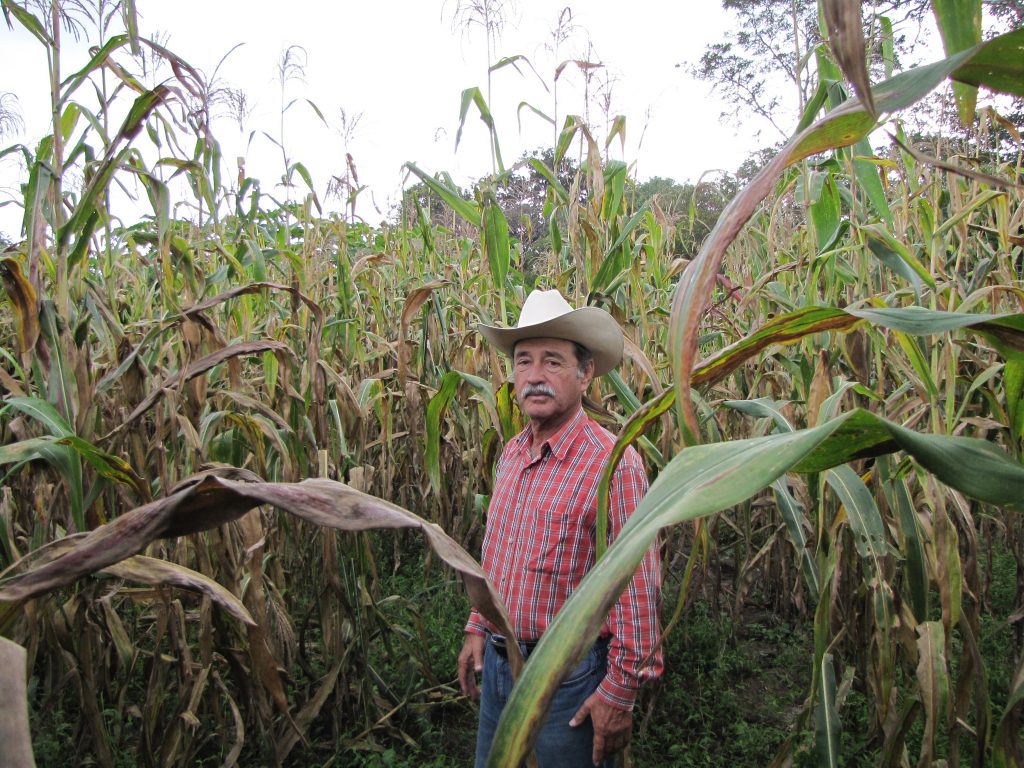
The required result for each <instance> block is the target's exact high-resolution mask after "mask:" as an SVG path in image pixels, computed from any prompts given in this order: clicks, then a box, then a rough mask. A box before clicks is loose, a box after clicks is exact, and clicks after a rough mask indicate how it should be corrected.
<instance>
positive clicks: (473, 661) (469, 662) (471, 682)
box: [459, 632, 487, 700]
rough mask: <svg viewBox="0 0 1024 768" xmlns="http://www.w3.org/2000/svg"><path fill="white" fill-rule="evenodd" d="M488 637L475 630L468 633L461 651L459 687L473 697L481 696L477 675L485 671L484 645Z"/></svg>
mask: <svg viewBox="0 0 1024 768" xmlns="http://www.w3.org/2000/svg"><path fill="white" fill-rule="evenodd" d="M486 642H487V638H486V637H485V636H484V635H478V634H475V633H473V632H467V633H466V639H465V640H463V642H462V650H461V651H460V652H459V687H460V688H461V689H462V692H463V693H464V694H465V695H466V696H469V698H471V699H474V700H476V699H478V698H480V689H479V688H478V687H477V684H476V676H477V675H479V674H480V673H481V672H483V671H484V645H485V643H486Z"/></svg>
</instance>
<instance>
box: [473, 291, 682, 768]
mask: <svg viewBox="0 0 1024 768" xmlns="http://www.w3.org/2000/svg"><path fill="white" fill-rule="evenodd" d="M479 330H480V333H481V334H483V336H484V338H486V339H487V340H488V341H489V342H490V343H491V344H493V345H494V346H495V347H497V348H498V349H499V350H501V351H502V352H503V353H505V354H506V355H510V356H511V357H512V360H513V383H514V384H515V391H516V398H517V400H518V402H519V407H520V409H521V410H522V411H523V412H524V413H525V414H526V415H527V416H528V417H529V419H530V421H529V425H528V426H527V428H526V429H524V430H523V431H522V432H521V433H520V434H519V435H517V436H516V437H514V438H512V440H510V441H509V443H508V445H506V446H505V449H504V451H502V454H501V457H500V458H499V460H498V465H497V472H496V475H495V483H494V494H493V496H492V498H491V505H490V508H489V510H488V513H487V527H486V530H485V533H484V545H483V555H482V558H481V560H482V563H483V567H484V570H485V571H486V572H487V576H488V578H490V580H491V581H492V582H493V583H494V585H495V587H496V588H497V590H498V592H499V593H500V594H501V597H502V599H503V600H504V602H505V606H506V608H507V609H508V611H509V615H510V617H511V619H512V628H513V629H514V630H515V632H516V635H517V638H518V640H519V641H520V646H521V648H522V650H523V652H524V654H526V655H528V654H529V651H530V650H532V648H533V646H534V645H536V642H537V641H538V640H539V639H540V636H541V635H542V634H543V632H544V630H545V629H546V628H547V626H548V624H549V623H550V622H551V620H552V618H553V617H554V615H555V613H556V612H557V611H558V610H559V609H560V608H561V607H562V605H563V604H564V603H565V601H566V599H567V598H568V597H569V595H570V594H571V593H572V591H573V590H574V589H575V588H576V586H577V585H578V584H579V582H580V580H581V579H582V578H583V576H584V574H586V572H587V571H588V570H589V569H590V568H591V567H592V566H593V564H594V553H595V535H596V511H597V485H598V481H599V479H600V477H601V473H602V471H603V470H604V468H605V467H606V466H607V464H608V461H609V457H610V453H611V449H612V446H613V445H614V443H615V438H614V437H613V436H612V435H611V434H610V433H609V432H608V431H607V430H605V429H604V428H602V427H601V426H599V425H598V424H597V423H596V422H594V421H593V420H592V419H590V417H588V416H587V415H586V414H585V413H584V411H583V394H584V392H586V390H587V387H588V386H589V385H590V382H591V381H592V380H593V378H594V377H595V376H601V375H603V374H605V373H608V372H609V371H610V370H612V369H613V368H615V366H617V365H618V364H619V361H620V360H621V359H622V349H623V337H622V330H621V329H620V328H619V326H618V324H617V323H616V322H615V320H614V319H613V318H612V317H611V315H609V314H608V313H607V312H605V311H604V310H602V309H599V308H597V307H584V308H581V309H577V310H574V309H573V308H572V307H571V306H570V305H569V303H568V302H567V301H566V300H565V299H564V298H563V297H562V295H561V294H560V293H559V292H558V291H533V292H532V293H531V294H530V295H529V296H528V297H527V299H526V302H525V303H524V304H523V310H522V313H521V314H520V317H519V322H518V324H517V325H516V327H514V328H500V327H496V326H488V325H480V326H479ZM646 491H647V476H646V474H645V472H644V469H643V465H642V463H641V461H640V456H639V455H638V454H637V452H636V451H635V450H634V449H633V448H630V449H629V450H628V451H627V452H626V454H625V455H624V456H623V458H622V460H621V461H620V462H619V465H618V467H617V468H616V470H615V474H614V476H613V478H612V483H611V490H610V498H609V502H610V503H609V512H608V540H609V542H610V541H612V540H613V539H614V538H615V536H616V535H617V534H618V532H619V531H620V530H621V528H622V526H623V525H624V524H625V522H626V519H627V518H628V517H629V515H631V514H632V513H633V510H634V509H635V508H636V505H637V503H638V502H639V501H640V499H641V498H642V497H643V495H644V493H646ZM659 579H660V566H659V561H658V551H657V546H652V547H651V550H650V551H649V552H648V553H647V556H646V557H645V558H644V560H643V562H642V564H641V566H640V568H639V569H638V570H637V573H636V574H635V575H634V577H633V580H632V581H631V582H630V584H629V586H628V587H627V588H626V590H625V592H623V594H622V596H621V598H620V599H619V601H618V602H617V603H616V604H615V606H614V607H613V608H612V611H611V614H610V615H609V617H608V620H607V621H606V623H605V625H604V628H603V629H602V633H601V638H600V639H599V640H598V642H597V643H596V644H595V646H594V647H593V649H591V651H590V652H589V653H588V654H587V657H586V658H584V660H583V661H582V662H581V663H580V664H579V666H578V667H577V668H576V669H574V670H573V671H572V672H570V673H569V675H568V676H567V677H566V679H565V680H564V681H563V683H562V685H561V687H560V688H559V689H558V692H557V693H556V695H555V698H554V700H553V701H552V704H551V708H550V710H549V712H548V717H547V720H546V721H545V723H544V725H543V727H542V729H541V731H540V733H539V734H538V737H537V741H536V744H535V746H534V750H535V754H536V756H537V761H538V764H539V766H540V768H548V767H550V768H571V767H573V766H589V765H591V764H593V765H599V764H602V762H603V764H605V765H607V766H611V765H613V763H614V758H613V756H614V755H615V754H616V753H618V752H619V751H621V750H622V749H623V748H624V747H625V746H626V744H628V743H629V739H630V735H631V733H632V722H633V720H632V717H633V716H632V709H633V703H634V701H635V699H636V694H637V689H638V688H639V687H640V684H641V683H642V682H643V681H645V680H650V679H653V678H655V677H657V676H658V675H660V674H661V670H662V659H661V653H660V651H655V644H656V640H657V634H658V599H659V596H660V595H659V591H660V584H659ZM505 643H506V640H505V638H503V637H501V636H500V635H497V634H496V633H495V628H494V627H493V626H491V625H490V624H489V623H488V622H487V621H486V620H485V619H483V617H481V616H480V615H479V614H478V613H477V612H476V611H474V612H472V613H471V614H470V617H469V621H468V623H467V625H466V638H465V642H464V644H463V647H462V651H461V653H460V654H459V662H458V664H459V683H460V685H461V687H462V691H463V693H465V694H466V695H467V696H470V697H471V698H474V699H475V698H478V697H479V698H480V724H479V728H478V731H477V751H476V765H477V768H482V766H483V764H484V762H485V761H486V758H487V754H488V752H489V751H490V746H491V741H492V739H493V737H494V733H495V730H496V727H497V724H498V718H499V717H500V715H501V710H502V707H503V706H504V704H505V701H506V700H507V698H508V694H509V691H510V689H511V686H512V680H511V674H510V670H509V664H508V658H507V650H506V646H505ZM478 673H482V684H481V686H480V688H478V687H477V681H476V675H477V674H478ZM481 689H482V690H481Z"/></svg>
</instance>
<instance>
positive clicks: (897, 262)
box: [858, 224, 935, 288]
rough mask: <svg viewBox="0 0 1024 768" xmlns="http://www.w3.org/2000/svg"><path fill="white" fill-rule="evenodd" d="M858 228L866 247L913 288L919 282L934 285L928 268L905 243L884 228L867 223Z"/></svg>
mask: <svg viewBox="0 0 1024 768" xmlns="http://www.w3.org/2000/svg"><path fill="white" fill-rule="evenodd" d="M858 229H859V230H860V231H861V232H862V233H863V234H864V235H865V238H866V240H867V245H868V248H870V249H871V252H872V253H873V254H874V255H875V256H876V257H877V258H878V260H879V261H881V262H882V263H883V264H885V266H887V267H888V268H889V269H891V270H892V271H893V272H895V273H896V274H898V275H899V276H900V277H902V278H903V279H904V280H906V281H907V282H908V283H910V284H911V285H913V286H915V288H916V287H917V286H919V285H920V284H921V283H925V284H926V285H928V286H930V287H932V288H934V287H935V279H934V278H933V277H932V276H931V273H930V272H929V271H928V269H927V268H926V267H925V266H924V265H923V264H922V263H921V262H920V261H919V260H918V259H917V258H915V257H914V255H913V254H912V253H911V252H910V249H909V248H908V247H907V246H906V245H904V244H903V243H901V242H900V241H899V240H897V239H896V238H895V237H893V236H892V235H891V234H889V232H887V231H886V230H885V228H883V227H880V226H878V225H875V224H868V225H864V226H861V227H859V228H858Z"/></svg>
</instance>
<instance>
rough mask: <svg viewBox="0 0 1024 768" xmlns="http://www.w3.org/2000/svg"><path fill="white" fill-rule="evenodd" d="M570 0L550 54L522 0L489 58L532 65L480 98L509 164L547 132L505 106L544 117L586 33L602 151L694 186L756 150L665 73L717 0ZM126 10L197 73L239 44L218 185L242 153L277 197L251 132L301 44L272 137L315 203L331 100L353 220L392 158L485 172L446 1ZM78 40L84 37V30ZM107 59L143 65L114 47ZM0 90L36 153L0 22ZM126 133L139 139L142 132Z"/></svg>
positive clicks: (532, 6) (25, 44)
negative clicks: (607, 133) (11, 98)
mask: <svg viewBox="0 0 1024 768" xmlns="http://www.w3.org/2000/svg"><path fill="white" fill-rule="evenodd" d="M577 6H578V7H575V8H573V11H574V15H573V22H574V24H575V26H576V31H575V33H574V34H573V35H572V37H571V38H570V39H569V40H568V41H567V42H566V43H564V44H563V47H562V49H561V50H560V51H559V52H558V55H557V57H556V56H555V54H554V53H553V52H552V51H550V50H549V49H547V48H545V43H548V42H549V41H550V39H551V38H550V30H551V29H552V28H553V27H554V26H555V24H556V22H557V19H558V14H559V12H560V11H561V9H562V8H564V7H565V0H560V1H559V2H555V1H554V0H519V2H518V4H517V7H516V10H515V11H514V12H513V13H512V14H511V18H510V19H509V23H508V25H507V26H506V28H505V30H504V33H503V36H502V39H501V40H500V41H499V43H498V49H497V56H498V57H499V58H500V57H502V56H512V55H516V54H521V55H523V56H525V57H527V58H528V59H529V60H530V61H531V62H532V64H533V66H534V67H535V69H536V71H537V73H538V75H539V77H538V76H537V75H535V74H534V73H533V72H531V71H530V69H529V68H528V67H525V66H523V67H521V69H522V73H523V74H522V75H520V74H519V73H517V72H516V71H515V70H514V69H512V68H511V67H506V68H504V69H502V70H500V71H498V72H496V73H494V76H493V95H492V105H491V106H492V110H493V111H494V113H495V118H496V122H497V128H498V135H499V140H500V142H501V149H502V154H503V157H504V160H505V163H506V165H510V164H512V163H513V162H514V161H515V160H516V159H518V158H519V157H520V155H521V154H522V153H523V152H524V151H528V150H533V149H535V148H538V147H541V146H551V144H552V143H553V141H554V133H553V130H554V129H553V128H552V127H551V126H550V125H548V124H547V123H544V122H543V121H542V120H541V119H540V118H538V117H537V116H535V115H534V114H533V113H532V112H530V111H529V110H528V109H524V110H522V111H521V115H520V116H521V120H522V131H520V128H519V126H518V124H517V115H516V108H517V106H518V105H519V104H520V103H521V102H524V101H525V102H528V103H530V104H532V105H533V106H535V107H536V108H538V109H540V110H542V111H544V112H546V113H548V114H552V113H553V112H554V99H553V95H552V93H551V92H550V91H546V90H545V88H544V87H543V86H542V85H541V79H543V81H544V83H546V85H547V87H548V89H550V88H551V87H552V83H553V79H554V72H555V68H556V66H557V64H558V63H559V62H561V61H565V60H567V59H577V58H579V59H583V58H587V45H588V41H589V43H590V44H591V45H592V52H591V53H590V56H589V58H590V60H592V61H601V62H603V63H604V64H605V69H604V70H598V71H597V73H596V76H595V77H594V80H593V82H592V88H596V87H598V85H599V84H603V83H604V81H605V80H606V79H607V78H611V80H612V90H611V94H612V95H611V112H612V114H613V115H615V114H622V115H624V116H625V117H626V121H627V133H626V137H627V142H626V150H625V152H624V153H621V154H620V153H619V152H618V141H617V140H616V142H615V144H614V145H613V147H614V150H613V156H618V157H620V158H621V159H624V160H626V161H628V162H634V163H635V164H636V165H635V171H634V175H635V176H636V177H637V178H639V179H646V178H648V177H650V176H663V177H671V178H674V179H676V180H677V181H686V180H689V181H696V179H697V178H698V177H699V176H700V175H701V174H702V173H704V172H705V171H712V170H727V171H733V170H735V169H736V167H737V166H738V165H739V164H740V163H741V162H742V161H743V159H745V158H746V156H747V155H748V154H749V153H750V151H751V150H752V149H754V148H755V147H756V146H758V143H759V141H758V139H757V138H756V136H755V133H756V129H754V128H751V129H750V130H749V131H747V130H744V133H743V135H737V133H736V132H735V130H734V129H733V128H731V127H726V126H723V125H721V124H720V123H719V120H718V114H719V112H720V111H721V109H720V107H719V105H718V104H717V103H716V101H715V100H714V98H713V97H712V96H711V94H710V92H709V89H708V87H707V85H706V84H704V83H702V82H699V81H694V80H693V79H692V78H691V77H690V76H689V74H688V73H687V70H686V69H685V66H683V67H677V66H676V65H677V64H678V63H680V62H687V61H696V60H697V59H698V58H699V56H700V55H701V53H702V52H703V50H704V46H705V44H707V43H709V42H712V41H715V40H720V39H722V37H723V33H724V30H725V28H726V25H727V24H728V23H729V17H728V15H727V14H725V13H724V12H723V11H722V10H721V7H720V3H719V2H718V0H706V2H688V3H683V2H665V1H664V0H633V1H632V2H631V3H629V4H623V3H621V2H611V0H586V1H585V2H577ZM137 7H138V9H139V13H140V16H141V17H142V18H141V20H140V27H141V29H140V31H141V33H142V34H143V35H148V36H152V35H153V34H155V33H157V32H166V33H167V34H169V36H170V37H169V39H168V41H167V47H168V48H170V50H172V51H174V52H175V53H176V54H178V55H179V56H181V57H182V58H183V59H185V60H186V61H187V62H189V63H190V64H191V65H192V66H194V67H196V68H198V69H200V70H202V71H203V72H205V73H207V74H210V73H212V71H213V70H214V69H215V67H216V66H217V64H218V62H219V61H220V59H221V58H222V57H223V56H224V54H226V53H227V52H228V51H229V50H230V49H231V48H232V46H234V45H235V44H237V43H244V45H242V46H241V47H240V48H238V49H237V50H235V51H234V52H233V53H232V54H231V55H230V56H229V57H228V58H227V59H226V61H225V62H224V63H223V65H222V66H221V68H220V71H219V73H218V77H219V78H220V79H221V80H222V81H223V82H224V83H225V84H227V85H231V86H232V87H236V88H241V89H242V90H244V91H245V92H246V94H247V96H248V98H249V101H250V103H251V104H253V106H254V109H253V112H252V113H251V115H250V117H249V119H248V121H247V123H246V126H245V129H244V131H242V132H240V131H239V127H238V125H237V123H235V122H233V121H232V120H230V119H228V118H221V119H219V120H217V121H216V122H215V123H214V133H215V136H216V137H217V138H218V140H219V141H220V143H221V146H222V149H223V154H224V166H223V173H224V175H225V177H226V178H234V176H235V175H236V174H237V166H236V161H235V158H236V156H238V155H240V154H246V155H247V161H246V168H247V172H248V174H249V175H252V176H257V177H259V178H260V179H261V183H262V188H263V190H264V191H265V192H271V191H273V188H274V182H275V180H277V179H279V178H280V175H281V172H282V161H281V154H280V150H279V149H277V148H276V147H275V146H274V145H273V143H272V142H271V141H270V140H269V139H267V138H266V137H265V136H263V134H262V132H263V131H265V132H266V133H269V134H270V135H271V136H274V137H275V138H278V137H279V132H280V107H281V96H280V86H279V84H278V82H277V77H276V69H277V62H278V60H279V58H280V56H281V53H282V51H284V50H285V49H286V48H287V47H288V46H290V45H298V46H302V47H303V48H304V49H305V51H306V66H305V80H304V82H297V81H295V82H290V83H288V84H287V85H286V94H285V99H286V102H287V101H290V100H292V99H299V100H300V101H299V102H297V103H295V104H294V105H293V106H292V107H291V108H290V109H289V110H288V112H287V113H286V115H285V125H284V131H285V146H286V148H287V150H288V154H289V156H290V158H291V159H292V160H298V161H300V162H302V163H303V164H304V165H305V166H306V167H307V168H308V169H309V170H310V172H311V173H312V175H313V180H314V184H315V186H316V190H317V193H318V194H319V195H320V198H321V200H322V201H324V202H325V204H327V205H329V206H331V207H334V208H335V209H337V208H339V207H340V203H338V202H337V201H335V202H333V203H327V201H326V200H325V199H324V192H325V189H326V186H327V182H328V180H329V178H330V175H331V174H340V173H341V172H343V169H344V145H343V142H342V140H341V138H340V137H339V135H338V132H337V125H338V123H339V109H340V108H344V109H345V111H346V112H347V113H348V114H349V115H350V116H354V115H357V114H360V113H361V114H362V117H361V119H360V121H359V123H358V124H357V126H356V128H355V131H354V135H353V138H352V140H351V142H350V143H349V145H348V150H349V151H350V152H351V154H352V155H353V157H354V159H355V163H356V167H357V169H358V173H359V178H360V182H361V183H362V184H365V185H367V186H368V187H369V188H370V190H369V191H367V192H365V193H364V194H363V196H361V197H360V198H359V203H358V207H357V213H358V214H359V215H360V216H362V217H363V218H365V219H366V220H367V221H368V222H369V223H371V224H376V223H378V222H379V221H380V220H381V219H382V218H383V217H384V216H386V215H387V213H388V211H389V208H390V206H391V204H393V203H394V202H395V201H396V200H397V199H398V197H399V190H400V189H401V187H402V185H403V183H409V182H408V179H407V176H406V174H405V173H404V172H403V171H402V164H403V163H404V162H405V161H409V160H411V161H414V162H416V163H417V164H418V165H419V166H420V167H421V168H423V169H424V170H426V171H428V172H432V173H433V172H437V171H447V172H449V173H451V175H452V176H453V177H454V178H455V180H456V182H458V183H461V184H463V185H468V183H469V182H470V181H471V180H472V179H475V178H478V177H480V176H483V175H485V174H487V173H488V172H489V171H490V159H489V154H488V150H487V140H486V129H485V127H484V125H483V123H481V122H480V120H479V119H478V116H477V113H476V111H475V109H474V110H471V112H470V115H469V117H468V118H467V124H466V128H465V130H464V132H463V138H462V143H461V145H460V147H459V149H458V152H457V153H456V152H455V151H454V143H455V134H456V130H457V127H458V116H459V103H460V95H461V93H462V90H463V89H464V88H467V87H470V86H480V88H481V90H485V89H486V47H485V43H484V38H483V36H482V31H481V29H480V28H479V27H473V28H471V29H469V30H465V29H462V28H455V29H453V24H452V12H453V10H454V8H455V0H448V3H447V6H445V5H444V4H443V3H442V2H441V0H364V1H363V2H358V3H356V2H333V3H330V2H315V1H314V0H291V1H290V2H288V3H279V2H276V3H273V4H271V3H270V2H265V1H264V0H245V1H244V2H243V1H241V0H204V1H203V2H199V1H198V0H173V1H172V0H137ZM89 34H90V35H91V38H90V40H89V42H90V43H92V44H94V43H95V42H96V36H95V33H94V32H90V33H89ZM68 39H69V40H70V38H68ZM69 52H70V53H72V54H73V55H72V56H68V57H66V58H65V62H64V65H63V66H64V74H65V75H67V74H69V73H71V72H73V71H74V70H75V69H77V68H79V67H80V66H82V65H84V63H85V62H86V61H87V60H88V59H87V54H86V52H85V50H84V46H79V48H78V49H77V50H75V49H71V48H69ZM117 59H118V61H119V62H121V63H122V64H124V65H125V66H126V67H128V68H130V69H132V70H133V71H136V72H137V71H138V69H139V67H138V64H137V63H136V62H133V61H132V60H131V59H130V57H129V56H128V54H127V51H126V50H123V51H121V52H119V53H118V54H117ZM582 83H583V78H582V76H581V73H580V71H579V70H578V68H577V67H575V66H574V65H569V66H568V67H566V68H565V70H564V71H563V72H562V75H561V77H560V78H559V81H558V100H559V104H558V121H559V125H560V124H561V122H562V120H563V119H564V116H565V115H566V114H569V113H576V114H582V113H583V111H584V109H585V106H584V98H583V95H582ZM2 91H8V92H14V93H16V94H17V95H18V98H19V103H20V111H21V113H22V115H23V117H24V119H25V123H26V128H25V131H24V132H23V134H22V135H20V136H14V137H7V138H6V139H5V140H4V141H3V142H2V143H3V145H4V146H7V145H9V144H11V143H14V142H16V141H20V142H24V143H25V144H26V145H28V146H29V147H30V148H33V149H34V147H35V144H36V143H37V142H38V140H39V138H40V137H42V136H43V135H45V134H47V133H49V130H48V127H47V122H46V121H47V120H48V86H47V82H46V65H45V58H44V51H43V48H42V46H41V45H40V44H39V43H38V42H37V41H35V40H34V39H33V38H31V36H30V35H28V33H26V32H24V31H23V30H21V29H20V28H19V27H17V26H16V28H15V30H14V31H9V30H7V29H6V28H4V27H2V26H0V92H2ZM89 96H90V94H89V92H88V90H87V89H83V90H82V91H81V92H80V98H81V99H82V100H83V102H85V103H87V104H89V106H90V107H91V108H94V104H90V103H89ZM303 99H310V100H311V101H313V102H315V103H316V104H317V106H318V107H319V108H320V110H321V111H322V113H323V115H324V117H325V118H326V119H327V120H328V122H329V123H330V124H331V126H332V127H330V128H329V127H327V126H325V125H324V124H323V123H322V122H321V121H320V119H319V118H318V117H316V115H315V114H314V112H313V110H312V109H310V108H309V107H308V106H307V105H306V104H305V103H304V102H303V101H301V100H303ZM125 104H126V105H127V100H125ZM590 119H591V120H592V121H594V122H603V120H602V118H601V111H600V108H599V107H598V105H597V99H593V100H592V101H591V106H590ZM253 131H255V137H254V138H253V139H252V141H251V143H250V144H249V146H248V149H246V148H245V144H246V142H245V139H246V138H247V137H248V135H249V133H250V132H253ZM766 136H767V134H766ZM137 143H138V144H139V145H140V146H141V145H145V144H147V143H148V142H147V140H146V138H145V136H141V137H140V138H139V139H138V140H137ZM21 178H23V173H22V170H21V169H20V168H19V167H18V163H17V162H16V161H15V160H13V159H11V158H7V159H5V160H0V202H2V201H4V200H9V199H12V198H14V197H19V193H18V191H17V183H18V181H19V179H21ZM300 183H301V182H300ZM371 191H372V199H371V197H370V194H371ZM278 194H282V193H281V192H280V191H278ZM374 204H375V205H374ZM143 207H144V206H143ZM378 211H379V212H378ZM20 217H21V210H20V208H18V207H17V206H14V205H8V206H6V207H3V208H0V232H4V233H5V234H7V235H8V237H11V238H16V237H17V229H18V227H19V221H20Z"/></svg>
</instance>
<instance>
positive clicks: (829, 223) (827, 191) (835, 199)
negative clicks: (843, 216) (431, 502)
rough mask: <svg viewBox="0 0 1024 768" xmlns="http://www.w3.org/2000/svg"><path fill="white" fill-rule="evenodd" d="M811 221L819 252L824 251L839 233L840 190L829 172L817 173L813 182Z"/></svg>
mask: <svg viewBox="0 0 1024 768" xmlns="http://www.w3.org/2000/svg"><path fill="white" fill-rule="evenodd" d="M810 199H811V223H812V225H813V229H814V242H815V245H816V248H817V252H818V253H819V254H820V253H824V252H825V251H826V250H828V249H829V248H830V247H831V246H832V244H833V243H834V242H835V240H836V238H837V237H838V235H839V224H840V213H841V208H840V204H839V190H838V189H837V188H836V184H835V180H834V179H833V178H832V175H831V174H829V173H815V174H814V179H813V180H812V183H811V198H810Z"/></svg>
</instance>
